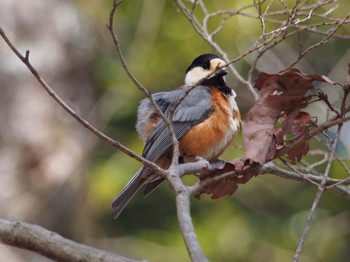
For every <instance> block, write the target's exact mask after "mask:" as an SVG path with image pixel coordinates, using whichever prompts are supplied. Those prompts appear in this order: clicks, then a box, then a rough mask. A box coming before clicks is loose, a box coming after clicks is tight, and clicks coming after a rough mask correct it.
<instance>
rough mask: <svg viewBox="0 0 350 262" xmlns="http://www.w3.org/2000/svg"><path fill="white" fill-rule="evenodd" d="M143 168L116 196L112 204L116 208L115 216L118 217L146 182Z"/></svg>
mask: <svg viewBox="0 0 350 262" xmlns="http://www.w3.org/2000/svg"><path fill="white" fill-rule="evenodd" d="M142 171H143V168H140V169H139V171H137V173H136V174H135V175H134V176H133V178H132V179H131V180H130V181H129V182H128V183H127V184H126V186H125V187H124V188H123V190H122V191H121V192H120V193H119V194H118V195H117V196H116V198H115V199H114V200H113V202H112V204H111V208H112V209H113V210H114V216H113V217H114V218H117V217H118V216H119V215H120V213H121V212H122V211H123V209H124V208H125V206H126V205H127V204H128V203H129V201H130V200H131V198H132V197H133V196H134V195H135V194H136V192H137V191H138V190H139V189H140V188H141V187H142V186H143V185H144V184H145V179H144V178H142V177H141V174H142Z"/></svg>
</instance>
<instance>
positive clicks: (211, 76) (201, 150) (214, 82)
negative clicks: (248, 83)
mask: <svg viewBox="0 0 350 262" xmlns="http://www.w3.org/2000/svg"><path fill="white" fill-rule="evenodd" d="M225 64H226V63H225V62H224V61H223V60H222V59H221V58H219V57H218V56H217V55H213V54H204V55H201V56H199V57H197V58H196V59H195V60H194V61H193V62H192V64H191V65H190V66H189V67H188V68H187V70H186V75H185V83H184V85H183V86H182V87H180V88H179V89H178V90H174V91H169V92H160V93H155V94H153V95H152V97H153V100H154V101H155V102H156V104H157V105H158V107H159V108H160V110H161V111H162V112H163V113H164V115H165V116H167V117H169V116H170V114H171V112H172V111H173V108H174V106H176V105H177V107H176V109H175V111H173V116H172V119H171V121H172V125H173V130H174V132H175V135H176V137H177V139H178V141H179V149H180V159H179V162H180V163H184V162H189V161H192V162H193V161H195V159H198V158H204V159H205V160H207V161H209V163H210V162H215V161H216V160H217V159H218V157H219V156H220V155H221V154H222V153H223V152H224V151H225V149H226V148H227V146H228V145H229V144H230V143H231V142H232V140H233V138H234V136H235V134H236V133H237V131H238V129H239V125H240V113H239V110H238V107H237V104H236V101H235V97H236V94H235V92H234V91H233V90H232V89H231V88H229V87H227V86H226V82H225V79H224V76H225V75H226V74H227V71H226V69H225V68H224V67H223V66H224V65H225ZM194 86H195V87H194ZM193 87H194V88H193ZM190 89H192V90H191V91H190V92H189V93H188V94H187V96H185V98H183V97H184V95H185V93H186V92H188V90H190ZM182 98H183V100H182V101H181V102H180V103H178V101H179V99H182ZM136 130H137V132H138V134H139V136H140V137H141V138H142V139H143V140H144V141H145V147H144V149H143V153H142V156H143V157H144V158H146V159H148V160H150V161H152V162H154V163H156V164H157V165H158V166H160V167H162V168H164V169H166V168H168V167H169V166H170V164H171V160H172V150H173V149H172V139H171V136H170V134H169V130H168V128H167V127H166V124H165V123H164V121H163V120H161V118H160V117H159V115H158V114H157V112H156V110H155V109H154V107H153V105H152V103H151V102H150V100H149V99H147V98H146V99H143V100H142V101H141V103H140V106H139V108H138V114H137V123H136ZM162 181H163V178H161V177H160V176H158V175H157V173H156V172H154V171H153V170H151V169H150V168H147V167H144V166H143V167H141V168H140V169H139V170H138V171H137V173H136V174H135V175H134V176H133V177H132V179H131V180H130V181H129V182H128V183H127V185H126V186H125V187H124V188H123V190H122V191H121V192H120V193H119V195H118V196H117V197H116V198H115V199H114V201H113V202H112V204H111V207H112V209H113V210H114V217H115V218H116V217H118V215H119V214H120V213H121V211H122V210H123V209H124V207H125V206H126V205H127V203H128V202H129V201H130V199H131V198H132V197H133V196H134V194H135V193H136V192H137V191H138V190H139V189H140V188H141V187H143V186H145V189H144V195H145V196H148V195H149V194H150V193H152V192H153V190H154V189H156V188H157V187H158V186H159V184H160V183H161V182H162Z"/></svg>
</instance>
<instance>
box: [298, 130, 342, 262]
mask: <svg viewBox="0 0 350 262" xmlns="http://www.w3.org/2000/svg"><path fill="white" fill-rule="evenodd" d="M342 126H343V125H342V124H339V125H338V130H337V135H336V137H335V139H334V141H333V144H332V150H331V152H330V156H329V158H328V164H327V167H326V170H325V172H324V175H323V178H322V181H321V183H320V184H319V186H318V189H317V193H316V196H315V199H314V201H313V203H312V207H311V209H310V212H309V215H308V218H307V221H306V224H305V226H304V230H303V233H302V235H301V238H300V241H299V244H298V247H297V250H296V252H295V255H294V258H293V262H297V261H298V260H299V257H300V255H301V252H302V250H303V248H304V244H305V241H306V238H307V236H308V234H309V231H310V228H311V223H312V221H313V219H314V216H315V214H316V208H317V207H318V204H319V202H320V200H321V196H322V194H323V192H324V190H325V188H326V183H327V180H328V176H329V171H330V169H331V166H332V163H333V159H334V154H335V149H336V146H337V144H338V141H339V138H340V133H341V130H342Z"/></svg>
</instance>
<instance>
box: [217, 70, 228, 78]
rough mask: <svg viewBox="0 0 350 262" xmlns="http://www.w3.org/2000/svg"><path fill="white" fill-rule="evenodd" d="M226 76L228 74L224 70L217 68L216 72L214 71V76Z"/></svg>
mask: <svg viewBox="0 0 350 262" xmlns="http://www.w3.org/2000/svg"><path fill="white" fill-rule="evenodd" d="M227 74H228V72H227V70H226V69H225V68H219V69H218V70H216V71H215V76H224V75H227Z"/></svg>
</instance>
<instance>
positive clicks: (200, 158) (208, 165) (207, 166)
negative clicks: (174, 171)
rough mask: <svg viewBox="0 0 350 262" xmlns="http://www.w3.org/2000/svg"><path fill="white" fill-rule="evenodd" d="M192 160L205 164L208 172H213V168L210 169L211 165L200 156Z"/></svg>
mask: <svg viewBox="0 0 350 262" xmlns="http://www.w3.org/2000/svg"><path fill="white" fill-rule="evenodd" d="M194 159H195V160H196V161H203V162H204V163H205V166H206V168H207V169H208V170H214V169H215V168H213V167H212V165H211V164H210V162H209V161H208V160H206V159H205V158H203V157H201V156H195V157H194Z"/></svg>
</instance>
